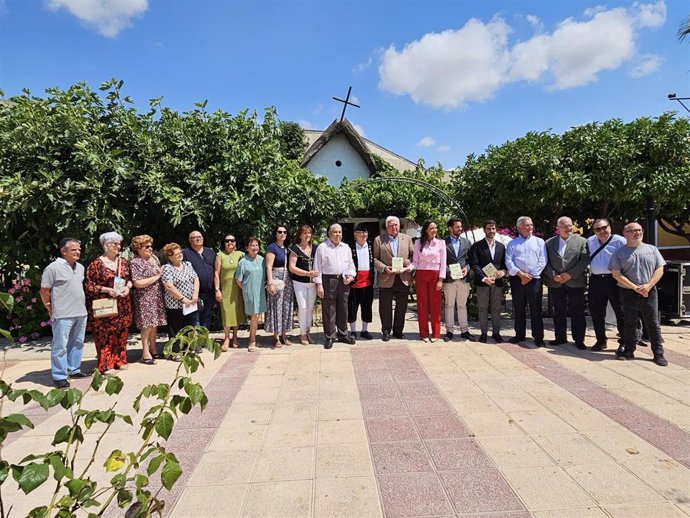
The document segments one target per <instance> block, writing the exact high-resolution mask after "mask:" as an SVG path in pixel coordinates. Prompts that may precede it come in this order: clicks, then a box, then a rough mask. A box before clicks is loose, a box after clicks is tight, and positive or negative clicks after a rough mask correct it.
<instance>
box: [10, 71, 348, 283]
mask: <svg viewBox="0 0 690 518" xmlns="http://www.w3.org/2000/svg"><path fill="white" fill-rule="evenodd" d="M122 87H123V83H122V81H117V80H111V81H107V82H105V83H103V84H102V85H101V87H100V89H101V90H102V92H103V94H100V95H99V94H98V93H97V92H94V91H93V90H91V89H90V88H89V87H88V86H87V85H86V84H77V85H74V86H72V87H70V88H69V89H67V90H60V89H57V88H53V89H48V90H47V91H46V96H45V97H37V96H33V95H31V93H30V92H29V91H24V92H23V94H22V95H18V96H15V97H12V98H9V99H7V100H4V99H3V100H0V196H1V198H0V199H1V200H2V202H1V203H0V219H2V221H3V223H4V224H3V225H2V228H0V258H2V261H3V262H4V263H5V264H0V268H3V269H9V270H12V269H16V268H18V266H19V265H21V264H36V265H44V264H45V263H46V262H47V261H48V259H49V258H50V256H51V255H54V253H55V242H56V240H57V238H58V237H59V236H65V235H71V236H74V237H76V238H78V239H81V240H82V241H84V242H85V244H86V245H87V246H88V245H89V244H91V245H94V246H92V247H91V251H90V252H89V251H88V250H87V253H86V256H87V258H88V256H89V255H94V253H95V252H96V249H97V248H98V247H97V246H95V245H96V243H94V237H95V236H97V235H98V234H99V233H101V232H104V231H107V230H118V231H120V232H121V233H122V234H123V235H125V236H132V235H136V234H142V233H146V234H150V235H152V236H154V238H155V239H156V244H157V246H162V245H163V244H165V243H166V242H170V241H178V242H180V241H184V240H186V236H187V234H188V232H189V231H191V230H193V229H197V228H198V229H201V230H203V231H204V232H205V233H206V234H207V236H208V239H207V242H208V243H209V244H211V245H213V244H215V243H217V242H218V240H219V239H220V238H221V237H222V235H223V234H224V233H226V232H229V231H232V232H235V233H237V234H238V236H239V237H240V238H242V237H246V236H249V235H259V236H261V237H265V236H267V234H268V232H269V229H270V227H271V226H272V225H273V224H275V223H276V222H281V223H283V224H287V225H291V226H294V225H296V224H297V223H299V222H303V221H308V222H309V223H311V224H312V225H315V226H316V227H320V226H324V225H325V224H326V223H327V222H330V221H331V220H332V219H333V217H337V215H338V214H340V213H341V212H342V211H343V210H344V209H343V208H342V207H341V204H340V202H339V201H338V197H337V190H336V189H335V188H334V187H332V186H330V185H328V183H327V181H326V179H325V178H321V177H315V176H313V175H312V174H311V173H310V172H308V171H306V170H303V169H301V168H300V167H299V166H298V164H297V163H296V162H295V161H294V160H292V157H294V153H295V149H296V146H297V144H296V139H299V138H300V137H299V135H300V134H301V135H302V138H303V133H300V132H301V129H300V131H299V132H298V131H296V130H295V128H294V126H292V125H286V124H285V123H283V126H282V130H281V124H280V123H279V121H278V118H277V115H276V113H275V110H274V109H272V108H269V109H267V110H266V111H265V113H264V114H263V117H262V118H259V117H258V116H257V114H256V113H248V112H241V113H239V114H237V115H234V116H233V115H230V114H228V113H226V112H224V111H222V110H218V111H216V112H213V113H209V112H208V111H206V102H200V103H196V104H195V107H194V109H193V110H191V111H188V112H184V113H180V112H177V111H174V110H171V109H169V108H164V107H161V105H160V99H152V100H151V101H150V102H149V107H150V109H149V110H148V111H147V112H145V113H140V112H138V111H137V109H136V108H135V107H134V103H133V100H132V99H131V98H129V97H127V96H125V95H124V94H123V93H122Z"/></svg>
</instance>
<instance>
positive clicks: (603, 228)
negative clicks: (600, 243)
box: [594, 225, 609, 232]
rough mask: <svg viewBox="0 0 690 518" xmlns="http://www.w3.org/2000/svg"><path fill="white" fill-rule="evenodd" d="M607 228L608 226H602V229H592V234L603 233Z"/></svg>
mask: <svg viewBox="0 0 690 518" xmlns="http://www.w3.org/2000/svg"><path fill="white" fill-rule="evenodd" d="M607 228H609V226H608V225H604V226H603V227H596V228H595V229H594V232H603V231H604V230H606V229H607Z"/></svg>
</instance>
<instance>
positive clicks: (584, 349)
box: [575, 342, 587, 351]
mask: <svg viewBox="0 0 690 518" xmlns="http://www.w3.org/2000/svg"><path fill="white" fill-rule="evenodd" d="M575 347H577V348H578V349H580V350H581V351H586V350H587V346H586V345H585V343H584V342H575Z"/></svg>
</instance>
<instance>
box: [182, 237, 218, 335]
mask: <svg viewBox="0 0 690 518" xmlns="http://www.w3.org/2000/svg"><path fill="white" fill-rule="evenodd" d="M182 256H183V258H184V260H185V261H189V262H190V263H192V268H194V271H195V272H196V274H197V276H198V277H199V300H200V301H201V304H202V305H203V307H201V308H199V311H197V312H196V314H197V321H196V324H197V325H202V326H204V327H205V328H206V329H211V317H212V315H213V303H214V301H215V299H216V293H215V284H214V279H213V276H214V272H215V264H216V253H215V252H214V251H213V249H212V248H209V247H207V246H204V236H203V235H202V234H201V232H199V231H198V230H194V231H192V232H191V233H190V234H189V248H185V249H184V250H182Z"/></svg>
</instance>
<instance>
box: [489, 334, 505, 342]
mask: <svg viewBox="0 0 690 518" xmlns="http://www.w3.org/2000/svg"><path fill="white" fill-rule="evenodd" d="M491 338H493V339H494V341H495V342H496V343H497V344H502V343H503V342H504V341H505V340H503V337H502V336H501V335H500V334H498V333H494V334H493V335H492V336H491Z"/></svg>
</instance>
